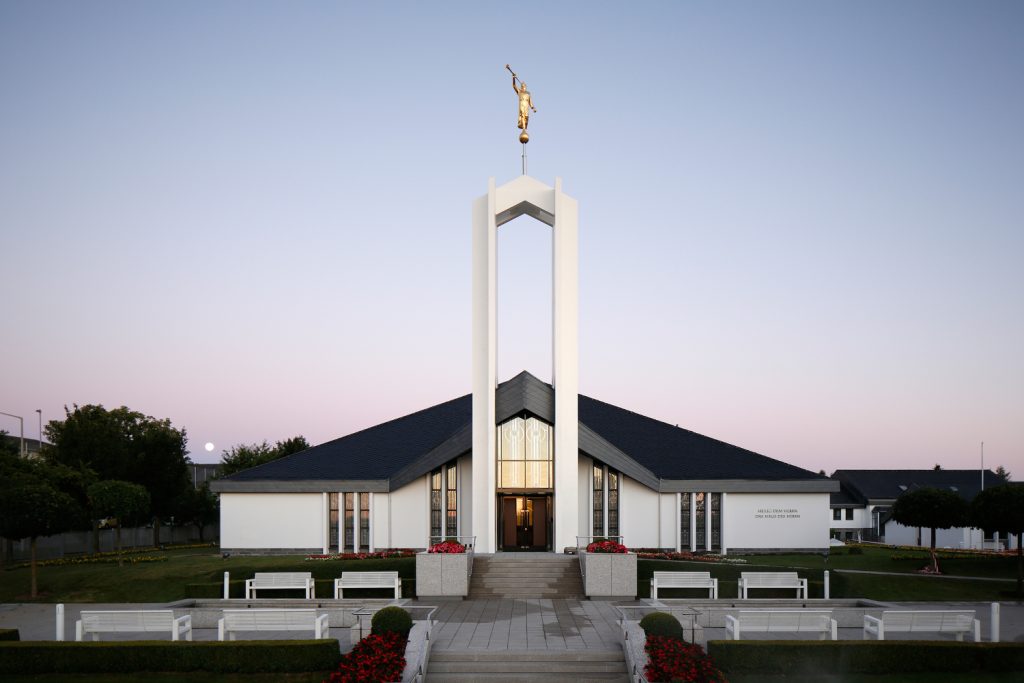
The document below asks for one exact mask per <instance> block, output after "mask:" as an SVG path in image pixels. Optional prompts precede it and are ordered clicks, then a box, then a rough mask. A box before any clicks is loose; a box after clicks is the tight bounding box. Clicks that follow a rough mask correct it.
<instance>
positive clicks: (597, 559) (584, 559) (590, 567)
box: [580, 551, 636, 600]
mask: <svg viewBox="0 0 1024 683" xmlns="http://www.w3.org/2000/svg"><path fill="white" fill-rule="evenodd" d="M580 563H581V564H582V565H583V590H584V592H585V593H586V595H587V597H588V598H617V599H622V600H632V599H633V598H635V597H636V553H625V554H616V553H588V552H585V551H584V552H581V553H580Z"/></svg>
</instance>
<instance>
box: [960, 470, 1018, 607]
mask: <svg viewBox="0 0 1024 683" xmlns="http://www.w3.org/2000/svg"><path fill="white" fill-rule="evenodd" d="M971 524H972V525H974V526H976V527H978V528H979V529H983V530H984V531H985V532H986V533H991V532H995V531H998V532H999V533H1003V534H1016V536H1017V595H1018V596H1024V547H1021V541H1022V540H1024V486H1022V485H1020V484H1002V485H1000V486H993V487H992V488H988V489H985V490H984V491H982V492H981V493H979V494H978V495H977V496H975V497H974V500H973V501H971Z"/></svg>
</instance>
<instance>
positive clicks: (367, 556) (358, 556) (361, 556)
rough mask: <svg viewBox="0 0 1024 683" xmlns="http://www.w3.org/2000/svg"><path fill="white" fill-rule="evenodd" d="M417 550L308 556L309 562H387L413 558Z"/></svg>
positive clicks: (400, 549)
mask: <svg viewBox="0 0 1024 683" xmlns="http://www.w3.org/2000/svg"><path fill="white" fill-rule="evenodd" d="M415 554H416V551H415V550H410V549H408V548H395V549H392V550H381V551H380V552H376V553H329V554H327V555H306V559H307V560H386V559H388V558H392V557H412V556H414V555H415Z"/></svg>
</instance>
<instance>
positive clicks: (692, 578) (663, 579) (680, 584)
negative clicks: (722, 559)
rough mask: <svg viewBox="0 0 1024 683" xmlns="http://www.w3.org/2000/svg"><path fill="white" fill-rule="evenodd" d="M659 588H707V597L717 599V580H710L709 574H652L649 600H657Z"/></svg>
mask: <svg viewBox="0 0 1024 683" xmlns="http://www.w3.org/2000/svg"><path fill="white" fill-rule="evenodd" d="M659 588H707V589H708V595H709V596H710V597H711V598H712V599H713V600H717V599H718V579H713V578H711V572H654V577H653V578H652V579H651V598H653V599H655V600H657V599H658V589H659Z"/></svg>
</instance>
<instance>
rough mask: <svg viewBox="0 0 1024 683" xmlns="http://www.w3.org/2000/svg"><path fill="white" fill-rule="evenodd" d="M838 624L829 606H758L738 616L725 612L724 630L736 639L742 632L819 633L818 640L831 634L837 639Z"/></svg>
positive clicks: (833, 638)
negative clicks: (777, 607)
mask: <svg viewBox="0 0 1024 683" xmlns="http://www.w3.org/2000/svg"><path fill="white" fill-rule="evenodd" d="M837 628H838V624H837V623H836V620H835V619H833V618H832V612H831V611H830V610H805V609H787V610H757V611H741V612H739V617H738V618H737V617H734V616H732V615H730V614H727V615H725V632H726V634H727V635H728V637H730V638H732V639H733V640H739V639H740V634H741V633H744V632H747V633H750V632H754V633H817V634H818V639H819V640H825V636H831V637H832V640H836V637H837V633H838V632H837Z"/></svg>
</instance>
